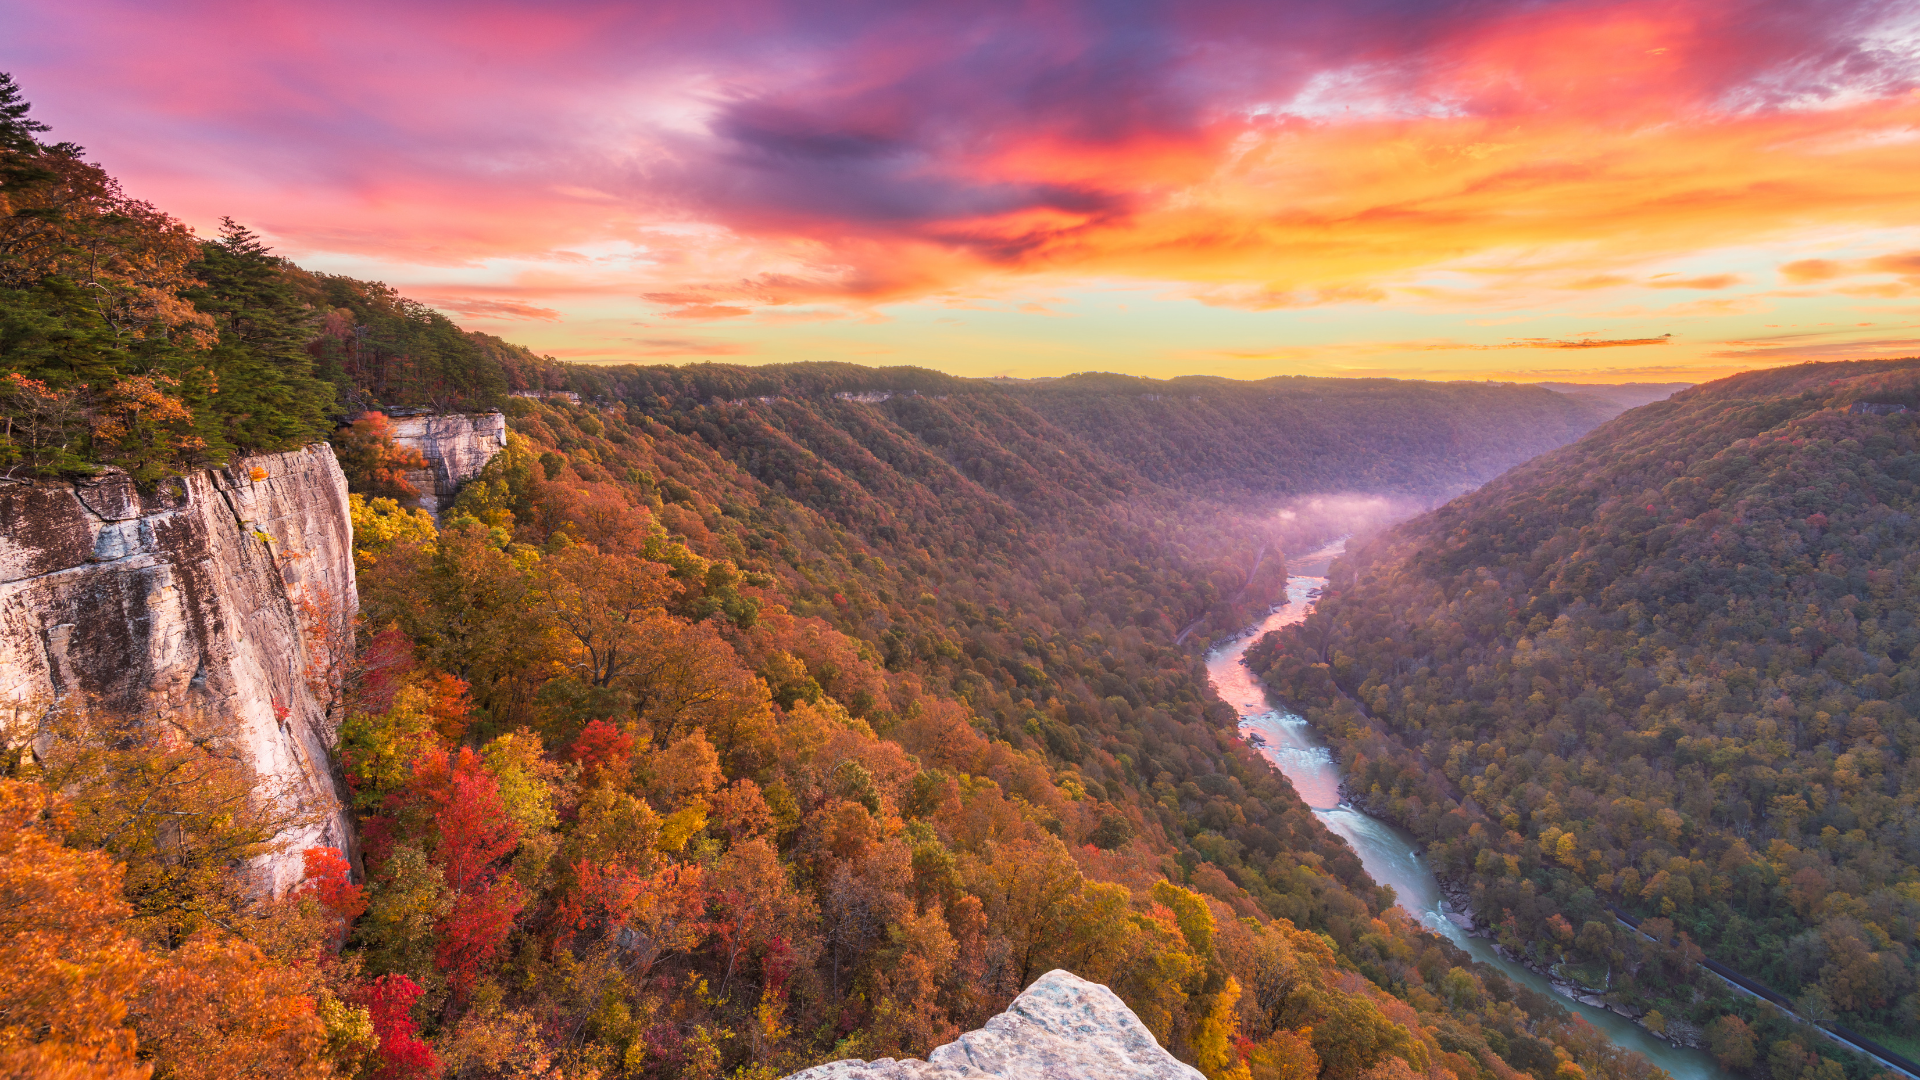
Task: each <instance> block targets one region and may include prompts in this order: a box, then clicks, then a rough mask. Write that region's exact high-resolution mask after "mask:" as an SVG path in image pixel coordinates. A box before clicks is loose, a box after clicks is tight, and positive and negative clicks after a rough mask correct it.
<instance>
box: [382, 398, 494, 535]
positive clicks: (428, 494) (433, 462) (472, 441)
mask: <svg viewBox="0 0 1920 1080" xmlns="http://www.w3.org/2000/svg"><path fill="white" fill-rule="evenodd" d="M393 442H394V445H396V446H404V447H408V448H410V449H413V450H417V451H419V452H420V453H421V455H423V456H424V457H425V458H426V459H427V468H425V469H420V470H418V471H416V472H410V473H408V474H407V480H408V482H409V483H411V484H413V486H415V487H417V488H419V489H420V492H421V494H420V508H421V509H422V510H425V511H427V512H428V513H430V514H432V515H433V516H434V518H435V519H438V518H439V517H440V511H442V510H445V509H446V508H447V507H449V506H451V505H453V497H454V496H455V495H457V494H459V492H460V485H461V484H464V483H466V482H467V481H469V480H471V479H473V478H474V477H476V476H478V475H480V470H481V469H484V468H486V467H487V462H489V461H492V460H493V456H494V455H495V454H498V453H499V452H500V451H501V450H502V449H504V448H505V447H506V445H507V418H506V417H505V416H502V415H501V414H499V413H497V412H496V413H448V414H444V415H438V416H407V417H400V418H398V419H396V420H394V421H393Z"/></svg>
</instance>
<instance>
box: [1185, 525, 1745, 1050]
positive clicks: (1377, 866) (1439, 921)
mask: <svg viewBox="0 0 1920 1080" xmlns="http://www.w3.org/2000/svg"><path fill="white" fill-rule="evenodd" d="M1345 546H1346V541H1345V540H1338V541H1335V542H1333V543H1331V544H1328V545H1327V546H1325V547H1323V548H1321V549H1319V550H1318V551H1314V552H1312V553H1310V554H1308V555H1306V556H1304V557H1301V558H1298V559H1293V560H1289V562H1288V569H1289V570H1290V571H1292V573H1291V576H1289V577H1288V578H1287V601H1288V603H1287V604H1286V606H1285V607H1282V608H1281V609H1280V610H1278V611H1276V612H1274V613H1273V614H1271V615H1269V616H1268V617H1267V618H1266V620H1265V621H1263V622H1262V623H1260V625H1259V626H1256V627H1254V628H1252V630H1251V631H1249V632H1248V633H1246V634H1243V635H1242V636H1241V637H1239V638H1237V639H1235V640H1233V641H1231V642H1229V643H1227V644H1225V645H1222V646H1219V647H1217V648H1215V649H1213V650H1211V651H1210V652H1208V653H1207V677H1208V679H1209V681H1211V682H1212V683H1213V689H1214V692H1215V693H1218V694H1219V695H1220V699H1221V700H1222V701H1225V702H1226V703H1227V704H1229V705H1231V706H1233V707H1234V709H1235V710H1236V711H1237V712H1238V713H1239V714H1240V731H1241V733H1242V735H1243V736H1247V737H1248V738H1249V741H1251V742H1254V744H1255V745H1256V746H1257V747H1258V748H1259V749H1260V752H1261V753H1262V754H1264V755H1265V756H1266V758H1267V760H1268V761H1271V762H1272V763H1273V765H1274V767H1275V768H1277V769H1279V770H1280V772H1281V773H1282V774H1283V775H1285V776H1286V778H1287V779H1288V780H1289V781H1291V782H1292V783H1293V789H1294V790H1295V791H1297V792H1299V794H1300V798H1301V799H1303V800H1304V801H1305V802H1306V804H1307V805H1308V806H1309V807H1312V808H1313V812H1314V813H1315V814H1316V815H1317V816H1318V817H1319V818H1320V820H1321V821H1323V822H1325V823H1326V826H1327V828H1329V829H1331V830H1333V832H1335V833H1336V834H1338V835H1339V836H1340V837H1342V838H1343V839H1345V840H1346V841H1347V843H1349V844H1351V845H1352V846H1353V850H1354V852H1355V853H1356V854H1358V855H1359V856H1360V864H1361V865H1362V866H1364V867H1366V869H1367V873H1368V874H1370V875H1372V877H1373V880H1374V881H1375V882H1376V883H1378V884H1382V885H1391V886H1393V891H1394V895H1395V896H1396V897H1398V898H1399V904H1400V906H1401V907H1403V908H1405V909H1406V910H1407V911H1408V912H1409V913H1411V914H1412V915H1413V917H1414V918H1416V919H1418V920H1420V922H1421V923H1423V924H1424V925H1426V926H1427V927H1428V928H1429V929H1431V930H1433V931H1434V932H1435V933H1438V934H1441V935H1444V936H1445V937H1446V938H1447V940H1449V941H1451V942H1453V943H1454V944H1455V945H1458V946H1460V947H1461V948H1462V949H1465V950H1466V951H1467V952H1468V953H1471V954H1472V955H1473V958H1474V959H1475V960H1480V961H1483V962H1485V963H1487V964H1491V965H1493V966H1494V967H1496V968H1499V969H1500V970H1501V971H1502V972H1503V973H1505V974H1506V976H1507V977H1508V978H1510V979H1513V980H1514V981H1515V982H1520V983H1524V984H1526V985H1527V986H1529V987H1531V988H1532V989H1534V990H1537V991H1539V992H1541V993H1543V994H1553V995H1555V997H1556V999H1557V1000H1558V1001H1559V1002H1560V1004H1562V1005H1564V1006H1566V1007H1567V1008H1568V1009H1569V1010H1571V1011H1573V1012H1575V1013H1578V1014H1579V1015H1580V1016H1582V1017H1584V1018H1586V1021H1587V1022H1588V1023H1590V1024H1592V1025H1593V1026H1594V1027H1596V1028H1599V1029H1600V1030H1601V1031H1602V1032H1604V1033H1605V1034H1606V1035H1607V1037H1608V1038H1610V1039H1612V1040H1613V1041H1614V1042H1615V1043H1616V1044H1618V1045H1620V1046H1624V1047H1626V1048H1628V1049H1630V1050H1637V1051H1639V1052H1640V1053H1642V1054H1644V1055H1646V1056H1647V1058H1649V1059H1650V1060H1652V1061H1653V1063H1654V1064H1656V1065H1658V1066H1660V1067H1661V1068H1663V1069H1665V1070H1667V1071H1668V1072H1669V1073H1672V1074H1673V1076H1674V1078H1675V1080H1730V1074H1728V1073H1727V1072H1725V1071H1724V1070H1722V1069H1721V1068H1720V1067H1719V1065H1718V1064H1716V1063H1715V1062H1714V1060H1713V1058H1712V1057H1710V1056H1709V1055H1707V1054H1706V1053H1704V1052H1703V1051H1699V1050H1683V1049H1681V1048H1679V1047H1676V1046H1672V1045H1669V1044H1668V1043H1665V1042H1662V1041H1660V1040H1659V1039H1656V1038H1654V1037H1653V1036H1652V1035H1649V1034H1648V1033H1647V1031H1646V1030H1645V1029H1644V1028H1642V1027H1640V1026H1639V1025H1638V1024H1635V1023H1633V1022H1632V1021H1630V1020H1627V1019H1626V1018H1624V1017H1621V1016H1618V1015H1616V1014H1614V1013H1611V1012H1608V1011H1607V1010H1605V1009H1596V1008H1594V1007H1592V1006H1590V1005H1585V1004H1582V1003H1580V1002H1578V1001H1574V1000H1572V999H1571V998H1568V997H1564V996H1561V995H1559V994H1558V993H1557V992H1556V991H1555V990H1554V988H1553V984H1552V983H1551V982H1549V981H1548V980H1547V979H1546V978H1545V977H1544V976H1542V975H1539V974H1537V973H1535V972H1533V971H1530V970H1528V969H1527V968H1525V967H1522V966H1521V965H1519V964H1516V963H1513V962H1512V961H1510V960H1507V959H1504V958H1503V957H1501V956H1500V954H1499V953H1496V952H1494V951H1493V944H1492V942H1489V941H1487V940H1486V939H1485V938H1477V937H1468V936H1467V934H1466V933H1465V932H1464V931H1463V930H1461V928H1460V927H1458V926H1456V925H1455V924H1454V923H1453V922H1452V920H1450V919H1448V918H1447V917H1446V914H1445V913H1444V911H1443V909H1442V907H1441V901H1442V900H1443V899H1444V897H1442V895H1441V893H1440V885H1439V882H1437V881H1436V880H1435V879H1434V876H1433V874H1432V873H1431V872H1429V871H1428V870H1427V868H1426V865H1425V863H1423V862H1422V861H1421V859H1420V855H1419V850H1418V845H1417V844H1416V843H1415V841H1414V840H1413V838H1412V837H1410V836H1408V835H1407V834H1406V833H1404V832H1402V831H1401V830H1399V829H1397V828H1394V827H1393V826H1391V825H1388V824H1387V823H1386V822H1384V821H1380V820H1379V819H1377V818H1373V817H1369V816H1368V815H1366V814H1363V813H1361V812H1360V811H1358V810H1355V809H1354V808H1353V807H1352V806H1349V805H1345V804H1343V803H1342V801H1341V799H1340V768H1339V766H1338V765H1336V764H1335V763H1334V760H1333V756H1332V755H1331V754H1329V753H1328V752H1327V748H1326V746H1325V745H1323V744H1322V743H1321V742H1320V740H1319V738H1318V737H1317V736H1316V735H1315V734H1314V732H1313V729H1312V728H1310V727H1309V726H1308V725H1307V722H1306V720H1305V719H1303V718H1302V717H1299V716H1296V715H1294V714H1293V713H1290V712H1288V711H1287V710H1286V709H1284V708H1282V707H1280V706H1278V705H1275V704H1274V703H1273V702H1272V701H1271V700H1270V699H1269V698H1268V697H1267V692H1266V688H1265V687H1263V686H1261V685H1260V681H1259V679H1258V678H1256V677H1255V676H1254V674H1253V672H1252V671H1251V670H1249V669H1248V668H1247V666H1246V664H1245V663H1243V662H1242V659H1243V658H1244V657H1245V655H1246V652H1247V649H1248V648H1249V647H1251V646H1252V645H1253V643H1254V642H1255V641H1258V640H1259V639H1260V637H1261V636H1262V635H1264V634H1265V633H1267V631H1269V630H1277V629H1279V628H1280V627H1283V626H1291V625H1293V624H1294V623H1297V622H1300V621H1301V620H1303V619H1305V618H1306V617H1307V615H1308V613H1310V612H1311V611H1312V610H1313V601H1314V598H1315V597H1317V596H1318V595H1319V591H1320V590H1321V589H1322V588H1324V587H1325V586H1326V583H1327V578H1326V574H1327V568H1328V566H1329V565H1330V564H1331V563H1332V562H1333V560H1334V559H1335V558H1337V557H1339V555H1340V553H1341V552H1342V551H1343V550H1344V549H1345ZM1256 737H1257V738H1256Z"/></svg>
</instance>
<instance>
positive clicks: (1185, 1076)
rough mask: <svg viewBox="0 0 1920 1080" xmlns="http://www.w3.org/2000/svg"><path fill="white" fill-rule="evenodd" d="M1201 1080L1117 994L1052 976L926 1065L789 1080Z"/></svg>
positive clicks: (891, 1062) (845, 1069) (827, 1070)
mask: <svg viewBox="0 0 1920 1080" xmlns="http://www.w3.org/2000/svg"><path fill="white" fill-rule="evenodd" d="M990 1076H991V1077H1005V1078H1008V1080H1013V1078H1016V1077H1017V1078H1019V1080H1092V1078H1098V1080H1201V1076H1200V1073H1199V1072H1198V1071H1196V1070H1195V1069H1194V1068H1193V1067H1192V1066H1189V1065H1184V1064H1182V1063H1181V1062H1179V1061H1178V1060H1176V1059H1175V1058H1174V1056H1173V1055H1172V1054H1169V1053H1167V1052H1166V1051H1165V1050H1164V1049H1162V1048H1161V1046H1160V1044H1159V1043H1157V1042H1155V1041H1154V1038H1153V1033H1152V1032H1150V1031H1148V1030H1147V1027H1146V1025H1145V1024H1142V1023H1141V1022H1140V1018H1139V1017H1137V1016H1135V1015H1133V1010H1131V1009H1129V1008H1127V1007H1126V1005H1125V1004H1124V1003H1122V1002H1121V1000H1120V999H1119V998H1118V997H1116V996H1115V995H1114V993H1113V991H1111V990H1109V989H1107V988H1106V987H1104V986H1101V985H1100V984H1099V983H1090V982H1088V981H1086V980H1085V979H1082V978H1080V977H1079V976H1076V975H1073V974H1070V973H1068V972H1065V971H1058V970H1055V971H1049V972H1047V973H1046V974H1045V975H1042V976H1040V978H1039V979H1037V980H1035V982H1034V984H1033V985H1032V986H1029V987H1027V990H1026V992H1025V993H1023V994H1021V995H1020V996H1019V997H1017V998H1014V999H1013V1003H1012V1004H1011V1005H1008V1006H1007V1011H1006V1012H1003V1013H1001V1014H1000V1015H999V1016H996V1017H994V1018H993V1019H991V1020H989V1021H987V1024H986V1026H985V1027H983V1028H981V1029H979V1030H978V1031H969V1032H967V1033H966V1034H965V1035H962V1036H960V1037H959V1038H958V1039H955V1040H954V1041H952V1042H950V1043H948V1044H947V1045H945V1046H942V1047H940V1048H938V1049H936V1050H934V1052H933V1053H931V1054H928V1055H927V1060H925V1061H915V1060H912V1059H907V1060H896V1059H894V1058H881V1059H880V1060H878V1061H852V1060H849V1061H830V1062H828V1063H827V1064H825V1065H816V1066H814V1067H813V1068H811V1069H806V1070H803V1071H801V1072H797V1073H794V1074H793V1075H792V1076H790V1077H788V1078H787V1080H950V1078H951V1080H959V1078H961V1077H990Z"/></svg>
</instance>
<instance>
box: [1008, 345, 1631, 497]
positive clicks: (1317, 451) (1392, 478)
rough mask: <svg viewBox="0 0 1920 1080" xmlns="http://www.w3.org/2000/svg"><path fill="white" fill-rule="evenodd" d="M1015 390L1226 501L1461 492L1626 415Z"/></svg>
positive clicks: (1503, 392) (1319, 394) (1491, 405)
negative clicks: (1324, 494) (1313, 494)
mask: <svg viewBox="0 0 1920 1080" xmlns="http://www.w3.org/2000/svg"><path fill="white" fill-rule="evenodd" d="M1011 392H1012V393H1014V394H1015V395H1016V396H1017V397H1019V398H1020V399H1021V400H1022V401H1024V402H1026V403H1027V404H1028V405H1029V406H1031V407H1032V408H1033V410H1034V411H1035V412H1037V413H1039V414H1041V415H1042V416H1045V417H1046V418H1047V419H1048V421H1050V422H1051V423H1053V424H1055V425H1057V426H1058V427H1059V428H1061V429H1062V430H1064V431H1068V432H1071V433H1072V434H1073V435H1075V436H1077V437H1079V438H1081V439H1085V440H1086V441H1088V442H1089V443H1092V444H1093V445H1094V446H1097V447H1099V448H1100V449H1101V450H1102V451H1103V452H1105V453H1107V454H1108V455H1110V456H1112V457H1114V458H1116V459H1118V460H1121V461H1125V462H1128V463H1129V464H1131V465H1132V466H1133V467H1134V468H1135V469H1137V470H1139V472H1140V473H1141V475H1143V476H1145V477H1147V478H1149V479H1152V480H1156V481H1159V482H1160V483H1163V484H1174V485H1178V486H1180V487H1182V488H1186V489H1189V490H1193V491H1204V492H1207V493H1209V494H1212V495H1217V496H1220V497H1224V498H1255V499H1258V498H1263V497H1270V496H1272V495H1274V494H1286V495H1299V494H1306V493H1309V492H1322V491H1349V490H1360V491H1369V492H1379V493H1390V494H1397V495H1438V494H1449V495H1450V494H1453V493H1455V492H1459V491H1465V490H1468V489H1470V488H1472V487H1474V486H1476V485H1478V484H1481V483H1483V482H1485V481H1487V480H1489V479H1491V478H1493V477H1494V476H1496V475H1498V474H1499V473H1500V472H1501V471H1503V470H1504V469H1506V468H1507V467H1508V466H1510V465H1513V464H1516V463H1518V462H1521V461H1525V460H1526V459H1528V458H1530V457H1533V456H1534V455H1536V454H1540V453H1543V452H1545V451H1547V450H1551V449H1553V448H1554V447H1557V446H1564V445H1565V444H1566V443H1568V442H1569V441H1571V440H1573V439H1575V438H1577V437H1579V436H1580V435H1582V434H1584V433H1586V432H1587V431H1588V430H1589V429H1590V428H1592V427H1593V426H1594V425H1595V424H1598V423H1599V422H1600V421H1602V420H1604V419H1606V418H1608V417H1610V416H1612V415H1614V414H1615V413H1616V412H1618V411H1619V407H1618V406H1614V405H1612V404H1611V403H1609V402H1603V401H1598V400H1594V401H1587V400H1583V399H1578V398H1570V397H1567V396H1565V395H1561V394H1555V393H1551V392H1548V391H1545V390H1540V389H1537V388H1535V387H1527V386H1514V385H1510V384H1492V383H1473V382H1450V383H1423V382H1409V381H1402V380H1398V379H1319V378H1305V377H1300V376H1286V377H1281V378H1273V379H1262V380H1259V381H1257V382H1239V381H1236V380H1232V379H1220V378H1213V377H1207V376H1188V377H1185V378H1179V379H1170V380H1165V381H1161V380H1156V379H1138V378H1131V377H1128V376H1124V375H1070V376H1068V377H1066V378H1063V379H1044V380H1036V381H1033V382H1026V383H1015V384H1012V388H1011Z"/></svg>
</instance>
